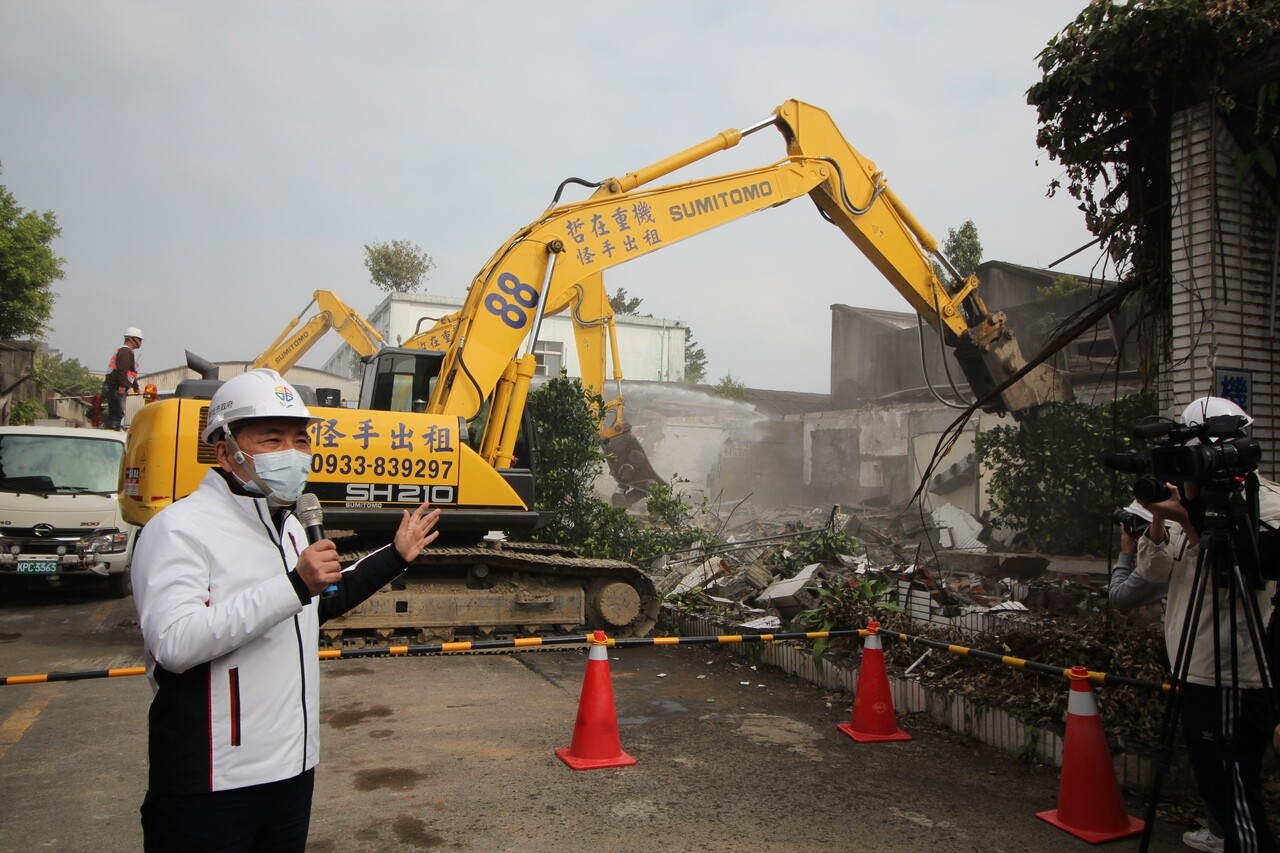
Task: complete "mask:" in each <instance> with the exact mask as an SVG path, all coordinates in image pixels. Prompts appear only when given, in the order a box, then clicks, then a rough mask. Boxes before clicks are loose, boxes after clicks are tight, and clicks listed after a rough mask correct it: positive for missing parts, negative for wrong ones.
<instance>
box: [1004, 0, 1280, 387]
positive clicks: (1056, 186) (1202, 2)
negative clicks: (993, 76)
mask: <svg viewBox="0 0 1280 853" xmlns="http://www.w3.org/2000/svg"><path fill="white" fill-rule="evenodd" d="M1277 34H1280V2H1277V0H1132V2H1118V0H1093V2H1091V3H1089V5H1088V6H1087V7H1085V8H1084V9H1083V10H1082V11H1081V12H1080V14H1079V15H1078V16H1077V17H1076V19H1075V20H1074V21H1073V22H1072V23H1070V24H1068V25H1067V26H1066V27H1065V28H1064V29H1063V30H1062V32H1061V33H1060V34H1058V35H1057V36H1055V37H1054V38H1053V39H1051V40H1050V42H1049V44H1048V45H1047V46H1046V47H1045V49H1044V50H1043V51H1042V52H1041V53H1040V55H1039V63H1040V68H1041V70H1042V71H1043V72H1044V76H1043V78H1042V79H1041V81H1040V82H1039V83H1037V84H1035V85H1034V86H1032V87H1031V88H1030V89H1029V90H1028V92H1027V102H1028V103H1029V104H1031V105H1032V106H1034V107H1036V109H1037V112H1038V117H1039V122H1040V130H1039V132H1038V133H1037V137H1036V141H1037V143H1038V144H1039V145H1040V147H1041V148H1043V149H1044V150H1045V151H1046V152H1047V153H1048V154H1049V156H1050V157H1051V158H1053V159H1054V160H1055V161H1057V162H1059V163H1060V164H1062V166H1063V168H1064V171H1063V173H1062V175H1061V176H1059V177H1058V178H1055V179H1054V180H1053V181H1052V182H1051V183H1050V184H1049V190H1048V192H1049V195H1051V196H1052V195H1054V194H1056V193H1057V192H1059V191H1060V190H1062V189H1065V190H1066V191H1067V192H1068V193H1069V194H1070V195H1071V196H1072V197H1073V198H1075V199H1077V200H1078V201H1079V202H1080V204H1079V207H1080V210H1081V211H1082V212H1083V213H1084V216H1085V222H1086V225H1087V226H1088V228H1089V230H1090V232H1091V233H1093V234H1094V235H1096V236H1097V237H1098V238H1099V239H1100V240H1101V242H1102V243H1103V245H1104V246H1105V247H1106V251H1107V254H1108V256H1109V257H1110V259H1111V261H1112V262H1113V263H1114V265H1115V267H1116V269H1117V272H1118V274H1119V276H1120V278H1121V280H1122V281H1126V282H1131V283H1132V284H1134V285H1136V288H1137V290H1138V292H1139V293H1140V299H1141V305H1140V306H1139V307H1140V310H1141V311H1142V313H1143V314H1144V315H1148V316H1151V315H1158V314H1160V313H1161V312H1163V311H1164V310H1166V309H1167V308H1168V306H1169V302H1170V295H1171V293H1172V287H1171V276H1170V272H1169V235H1170V233H1171V227H1170V204H1169V198H1170V179H1169V166H1168V152H1169V128H1170V123H1171V119H1172V116H1173V115H1174V113H1175V112H1176V111H1177V110H1179V109H1182V108H1185V107H1188V106H1191V105H1193V104H1196V103H1201V102H1206V101H1207V102H1209V103H1211V104H1212V105H1213V107H1214V108H1215V109H1217V110H1218V111H1219V113H1220V114H1221V115H1223V116H1225V117H1227V119H1228V120H1229V121H1230V122H1231V123H1232V124H1233V126H1234V127H1236V128H1237V129H1238V130H1237V135H1238V136H1241V137H1242V138H1241V143H1242V145H1243V146H1244V148H1245V150H1246V154H1245V163H1243V164H1241V165H1242V167H1244V166H1247V167H1251V168H1254V169H1256V170H1258V172H1259V173H1260V174H1261V175H1263V176H1264V178H1265V179H1267V180H1268V181H1269V182H1270V183H1271V184H1272V187H1273V188H1274V186H1275V183H1274V182H1275V179H1276V162H1277V159H1280V158H1278V157H1277V153H1278V151H1280V145H1278V143H1277V140H1278V138H1280V112H1277V109H1276V106H1277V85H1276V82H1275V80H1274V76H1275V75H1274V73H1272V74H1271V75H1270V81H1269V82H1268V75H1267V74H1261V75H1259V74H1254V73H1251V70H1252V68H1253V67H1254V66H1259V65H1262V64H1265V62H1266V61H1268V60H1272V61H1273V60H1274V58H1275V56H1276V55H1280V48H1278V46H1277V43H1276V41H1277ZM1148 378H1149V374H1148Z"/></svg>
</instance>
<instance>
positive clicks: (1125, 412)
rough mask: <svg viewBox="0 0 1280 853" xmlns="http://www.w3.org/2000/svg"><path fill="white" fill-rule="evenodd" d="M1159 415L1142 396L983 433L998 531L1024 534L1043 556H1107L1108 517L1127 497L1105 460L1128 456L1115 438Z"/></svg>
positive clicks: (1064, 406) (1049, 412) (1049, 410)
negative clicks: (1105, 456) (1121, 454)
mask: <svg viewBox="0 0 1280 853" xmlns="http://www.w3.org/2000/svg"><path fill="white" fill-rule="evenodd" d="M1154 410H1155V404H1154V402H1153V401H1152V398H1151V397H1150V396H1147V395H1142V394H1135V395H1131V396H1128V397H1121V398H1119V399H1117V400H1115V401H1114V402H1112V403H1107V404H1103V405H1088V404H1085V403H1080V402H1072V403H1055V404H1052V405H1050V406H1047V407H1045V409H1044V410H1043V411H1042V412H1041V413H1040V414H1038V415H1037V416H1036V417H1035V418H1034V419H1032V420H1027V421H1024V422H1023V423H1022V424H1021V425H1020V426H1000V427H996V428H995V429H993V430H988V431H987V432H984V433H981V434H979V435H978V437H977V440H976V442H975V444H974V451H975V453H976V454H977V458H978V462H979V463H980V465H981V466H982V468H983V471H984V473H986V474H987V475H989V480H988V483H987V489H988V493H989V494H990V496H991V510H992V515H993V522H994V523H995V525H996V526H998V527H1007V528H1013V529H1021V530H1025V531H1026V535H1027V539H1028V540H1029V543H1030V544H1031V546H1032V547H1033V548H1034V549H1035V550H1037V551H1041V552H1044V553H1049V554H1103V553H1106V550H1107V548H1108V546H1109V544H1110V524H1111V515H1112V513H1113V512H1114V511H1115V510H1116V509H1118V508H1119V506H1123V505H1124V504H1127V503H1128V502H1129V500H1130V496H1129V491H1128V488H1129V483H1128V482H1125V483H1121V479H1120V477H1119V476H1118V475H1117V474H1116V472H1114V471H1111V470H1110V469H1108V468H1107V467H1106V466H1104V465H1103V464H1102V456H1103V454H1104V453H1110V452H1113V451H1124V450H1128V449H1129V446H1128V439H1127V438H1124V439H1119V440H1117V439H1116V438H1115V436H1127V435H1128V434H1129V432H1130V430H1131V429H1132V427H1133V426H1134V425H1135V424H1137V423H1138V422H1139V421H1140V420H1141V419H1142V418H1143V417H1145V416H1148V415H1151V414H1153V413H1154Z"/></svg>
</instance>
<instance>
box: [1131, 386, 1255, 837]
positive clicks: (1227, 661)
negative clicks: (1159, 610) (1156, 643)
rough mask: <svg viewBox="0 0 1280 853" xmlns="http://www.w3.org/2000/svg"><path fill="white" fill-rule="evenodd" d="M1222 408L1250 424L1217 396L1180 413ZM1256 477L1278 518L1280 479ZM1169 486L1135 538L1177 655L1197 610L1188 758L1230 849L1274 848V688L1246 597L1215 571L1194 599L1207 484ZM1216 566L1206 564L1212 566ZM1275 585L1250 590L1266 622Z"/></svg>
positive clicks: (1183, 695) (1199, 417) (1205, 416)
mask: <svg viewBox="0 0 1280 853" xmlns="http://www.w3.org/2000/svg"><path fill="white" fill-rule="evenodd" d="M1221 415H1235V416H1239V417H1241V418H1244V421H1243V423H1244V425H1245V426H1248V425H1249V424H1251V423H1253V420H1252V418H1249V416H1248V414H1247V413H1245V412H1244V410H1243V409H1241V408H1240V407H1239V406H1237V405H1235V404H1234V403H1232V402H1230V401H1229V400H1225V399H1222V398H1220V397H1204V398H1201V399H1199V400H1196V401H1195V402H1193V403H1192V404H1191V405H1189V406H1188V407H1187V408H1186V410H1185V411H1184V412H1183V415H1182V420H1183V424H1184V425H1185V426H1187V427H1195V426H1199V425H1201V424H1204V423H1205V421H1207V420H1209V419H1210V418H1214V417H1217V416H1221ZM1196 442H1197V439H1192V440H1191V441H1189V442H1187V443H1188V444H1193V443H1196ZM1258 481H1259V488H1258V506H1259V518H1260V520H1261V522H1263V523H1264V524H1267V525H1268V526H1270V527H1274V526H1275V525H1277V523H1280V485H1278V484H1276V483H1274V482H1272V481H1270V480H1266V479H1264V478H1261V477H1259V478H1258ZM1169 489H1170V492H1171V496H1170V497H1168V498H1166V499H1164V500H1161V501H1158V502H1148V501H1144V502H1142V506H1144V507H1145V508H1146V509H1147V510H1148V511H1150V512H1151V516H1152V520H1151V524H1150V526H1149V527H1148V528H1147V530H1146V532H1145V533H1144V534H1143V535H1142V536H1141V537H1139V540H1138V549H1137V569H1136V573H1138V574H1140V575H1141V577H1142V578H1143V579H1144V580H1145V581H1147V582H1151V583H1167V584H1168V600H1167V603H1166V607H1165V621H1164V635H1165V648H1166V650H1167V651H1168V654H1169V660H1170V663H1174V662H1175V661H1176V660H1177V657H1178V651H1179V648H1180V647H1181V640H1182V636H1183V629H1184V625H1185V624H1186V623H1187V622H1188V620H1191V619H1193V618H1194V617H1196V616H1197V615H1198V619H1196V621H1195V622H1194V624H1192V625H1190V626H1189V628H1188V634H1187V640H1186V642H1187V643H1188V644H1189V646H1187V647H1186V648H1189V650H1190V653H1189V659H1188V660H1187V661H1186V662H1185V666H1186V676H1185V681H1184V682H1183V683H1182V684H1181V685H1180V707H1181V723H1182V731H1183V736H1184V738H1185V740H1186V744H1187V752H1188V755H1189V757H1190V760H1191V767H1192V770H1193V772H1194V773H1195V778H1196V784H1197V786H1198V788H1199V790H1200V795H1201V797H1202V798H1203V799H1204V801H1205V804H1206V806H1207V807H1208V809H1209V812H1210V813H1211V815H1212V816H1213V818H1214V819H1215V822H1216V823H1217V824H1218V825H1220V826H1222V827H1223V829H1224V830H1225V833H1226V835H1225V841H1226V846H1225V849H1226V850H1228V851H1255V850H1263V851H1274V850H1275V849H1276V843H1275V839H1274V837H1273V836H1272V834H1271V831H1270V829H1269V828H1268V826H1267V818H1266V810H1265V804H1264V800H1263V796H1262V782H1261V769H1262V758H1263V755H1264V753H1265V750H1266V747H1267V744H1268V743H1269V742H1270V740H1271V735H1272V730H1273V728H1274V727H1275V724H1276V715H1275V697H1274V695H1273V693H1271V692H1270V691H1268V690H1266V689H1264V686H1265V684H1266V682H1265V681H1264V679H1263V673H1262V672H1261V671H1260V669H1259V666H1258V655H1257V654H1256V650H1255V648H1254V641H1253V639H1252V637H1251V635H1250V633H1249V621H1248V614H1247V613H1246V607H1247V606H1248V600H1247V599H1246V598H1244V597H1243V596H1241V595H1239V594H1233V590H1232V589H1231V588H1230V587H1229V586H1224V585H1222V584H1219V583H1216V582H1215V581H1216V579H1214V578H1210V579H1209V581H1208V582H1206V583H1204V586H1203V587H1202V595H1201V600H1200V601H1199V602H1195V601H1193V600H1192V598H1193V596H1194V591H1195V581H1196V568H1197V565H1198V562H1199V560H1198V558H1199V554H1200V543H1201V534H1202V532H1205V531H1202V530H1201V528H1200V527H1199V526H1198V523H1199V520H1200V519H1202V518H1203V515H1202V513H1201V512H1199V511H1198V509H1199V504H1198V500H1199V498H1200V497H1201V494H1200V492H1201V483H1199V482H1196V481H1195V480H1187V481H1185V482H1183V483H1182V484H1181V487H1179V485H1178V484H1174V483H1170V484H1169ZM1166 525H1167V526H1166ZM1211 569H1212V567H1210V566H1208V565H1207V564H1206V566H1205V570H1211ZM1274 588H1275V584H1274V583H1267V584H1266V585H1265V588H1262V589H1256V590H1250V594H1251V595H1253V597H1254V599H1255V601H1256V603H1257V608H1258V612H1259V613H1260V614H1261V615H1262V619H1263V620H1264V622H1265V620H1266V619H1267V617H1268V615H1269V614H1270V612H1271V595H1272V593H1274V591H1275V590H1274ZM1197 605H1198V610H1199V612H1198V614H1197ZM1215 625H1216V626H1217V635H1216V637H1215V633H1214V630H1215ZM1233 626H1234V628H1235V635H1234V637H1233V636H1232V627H1233ZM1259 628H1261V626H1259ZM1233 651H1234V654H1233Z"/></svg>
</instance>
